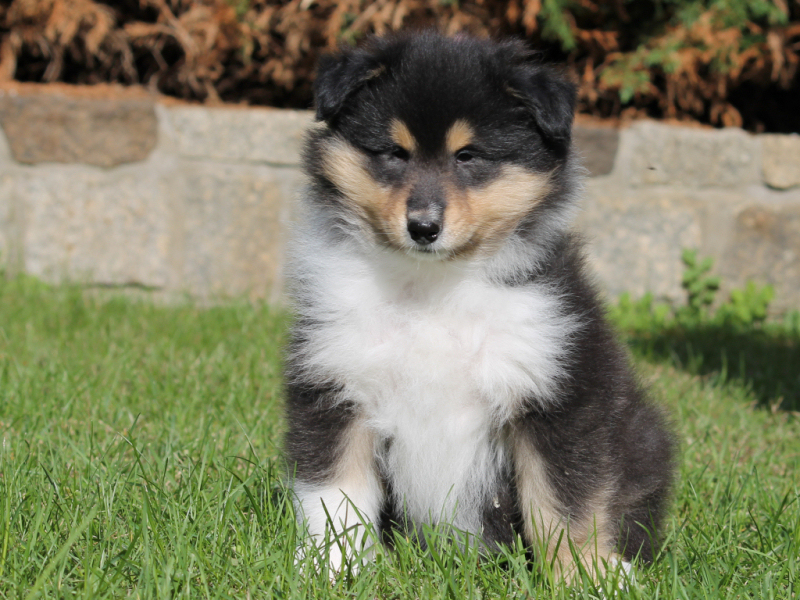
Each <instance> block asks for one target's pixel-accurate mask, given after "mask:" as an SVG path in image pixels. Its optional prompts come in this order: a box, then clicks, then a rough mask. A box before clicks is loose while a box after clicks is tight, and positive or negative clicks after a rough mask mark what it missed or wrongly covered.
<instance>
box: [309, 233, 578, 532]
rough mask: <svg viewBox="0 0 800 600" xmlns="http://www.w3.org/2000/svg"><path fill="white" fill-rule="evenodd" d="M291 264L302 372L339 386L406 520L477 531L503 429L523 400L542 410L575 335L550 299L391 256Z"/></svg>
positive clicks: (319, 256)
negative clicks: (298, 285)
mask: <svg viewBox="0 0 800 600" xmlns="http://www.w3.org/2000/svg"><path fill="white" fill-rule="evenodd" d="M307 256H308V255H307ZM296 267H299V268H301V269H302V271H303V274H304V279H305V282H306V284H305V285H304V286H303V290H302V291H301V297H304V298H305V302H301V306H304V307H305V308H304V310H303V312H307V313H308V314H307V316H308V317H309V318H312V319H313V320H314V321H315V325H314V327H313V330H312V332H310V333H311V335H309V337H308V339H309V342H308V344H307V346H306V347H305V348H304V350H303V362H304V365H305V366H306V368H307V369H310V371H311V372H312V373H314V375H315V376H318V377H320V378H322V379H326V380H331V381H335V382H336V383H338V384H339V385H341V386H342V389H343V398H344V399H346V400H348V401H351V402H354V403H356V404H357V405H358V406H359V407H360V408H361V410H362V411H363V414H364V415H365V417H366V419H367V422H368V424H369V425H370V426H371V427H372V428H373V429H374V430H375V431H376V432H377V433H378V436H377V437H378V439H380V440H383V441H388V442H389V443H388V444H387V447H388V450H387V451H386V452H385V453H384V454H382V455H381V459H382V460H383V461H384V465H383V466H384V467H385V471H386V472H387V473H388V475H389V477H390V479H391V483H392V488H393V490H394V492H395V493H396V494H397V496H398V498H397V500H398V501H400V502H402V503H403V505H404V506H405V508H406V510H407V511H408V513H409V514H410V516H411V517H412V518H413V519H414V520H415V521H417V522H438V521H446V522H451V523H453V524H454V525H456V526H458V527H459V528H462V529H465V530H471V531H475V530H476V528H477V527H478V524H479V517H480V512H479V510H480V508H481V506H482V505H483V502H485V500H486V494H487V493H489V490H490V489H491V488H492V485H493V483H494V480H495V478H496V477H497V475H498V472H499V468H500V465H501V464H502V463H503V461H504V456H503V452H504V450H503V447H502V443H501V441H500V434H501V429H502V426H503V425H504V424H505V423H507V422H508V420H509V419H510V418H512V417H513V415H514V414H515V413H516V412H518V411H519V410H520V408H521V407H522V406H523V404H524V403H526V402H539V403H543V404H547V403H549V402H553V401H554V398H555V391H556V388H557V385H558V382H559V380H560V379H561V378H562V377H563V376H564V372H563V368H562V362H563V357H564V353H565V351H566V349H567V344H568V343H569V337H570V334H571V332H572V331H574V327H575V326H574V324H573V321H572V319H570V318H569V317H567V316H564V315H563V314H562V313H561V311H560V310H559V304H560V303H559V300H558V298H557V296H556V295H555V294H554V293H553V292H552V291H550V290H549V289H547V288H545V287H541V286H539V287H537V286H535V285H529V286H520V287H516V288H509V287H507V286H497V285H494V284H492V283H490V282H489V281H488V279H487V278H486V277H485V276H484V275H483V274H482V272H481V270H480V267H479V266H477V265H466V264H454V263H442V262H433V261H430V262H428V261H414V260H413V259H410V258H408V257H404V256H397V255H392V254H383V253H378V254H373V255H370V256H365V255H363V254H361V253H359V252H355V251H350V252H345V251H342V250H341V249H340V251H338V252H331V249H330V248H328V249H327V252H325V253H316V252H315V253H314V256H313V257H311V256H309V259H308V261H307V262H303V263H302V264H300V265H296ZM377 450H378V449H376V451H377Z"/></svg>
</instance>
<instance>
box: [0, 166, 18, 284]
mask: <svg viewBox="0 0 800 600" xmlns="http://www.w3.org/2000/svg"><path fill="white" fill-rule="evenodd" d="M14 183H15V181H14V179H13V178H12V177H11V175H9V174H8V173H3V174H0V270H2V268H3V266H4V265H6V266H9V263H10V262H11V260H10V257H11V256H10V255H11V253H12V252H13V249H12V243H13V242H12V240H13V238H14V231H13V229H14V225H15V223H14V220H15V219H14V211H13V203H14V200H15V193H14Z"/></svg>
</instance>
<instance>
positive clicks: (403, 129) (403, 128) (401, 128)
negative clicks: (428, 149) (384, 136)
mask: <svg viewBox="0 0 800 600" xmlns="http://www.w3.org/2000/svg"><path fill="white" fill-rule="evenodd" d="M389 133H390V134H391V136H392V141H393V142H394V143H395V144H397V145H398V146H400V147H401V148H402V149H403V150H406V151H408V152H411V153H413V152H415V151H416V149H417V140H416V139H415V138H414V136H413V135H411V131H409V129H408V126H407V125H406V124H405V123H403V122H402V121H401V120H399V119H392V123H391V125H390V126H389Z"/></svg>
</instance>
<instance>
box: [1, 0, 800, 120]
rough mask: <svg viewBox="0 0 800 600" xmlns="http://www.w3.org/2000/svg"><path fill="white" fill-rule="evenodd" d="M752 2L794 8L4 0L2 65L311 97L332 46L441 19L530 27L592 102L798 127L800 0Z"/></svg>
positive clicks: (483, 1) (279, 98) (294, 99)
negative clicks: (761, 14) (674, 11)
mask: <svg viewBox="0 0 800 600" xmlns="http://www.w3.org/2000/svg"><path fill="white" fill-rule="evenodd" d="M748 2H749V3H750V4H760V5H765V6H767V8H768V9H769V10H771V11H772V13H771V14H773V15H774V14H778V16H781V15H783V16H784V17H785V18H783V19H782V20H781V24H776V23H775V22H774V19H773V22H769V19H766V18H762V19H759V18H755V17H754V18H751V17H750V16H745V17H743V18H744V19H745V20H744V21H743V22H744V23H745V26H744V27H743V26H742V25H741V23H740V24H739V26H731V25H730V23H729V21H730V18H729V15H726V14H725V11H723V10H721V9H720V8H719V6H720V3H719V2H717V3H708V2H705V3H704V2H701V1H700V0H686V3H687V4H690V3H694V4H696V5H698V6H702V7H703V8H702V11H701V14H699V15H698V16H697V18H694V19H692V20H691V22H685V21H684V22H682V21H681V20H680V19H676V18H674V15H672V16H670V15H665V16H664V18H663V19H662V21H661V25H660V26H657V27H656V26H655V25H654V24H657V23H658V18H659V17H658V15H655V14H653V10H654V8H653V7H654V6H656V5H658V6H667V5H669V6H673V3H663V2H662V3H656V2H650V1H647V0H615V1H614V2H599V1H596V0H550V1H548V0H510V1H499V0H462V1H460V2H457V1H456V0H376V1H367V0H342V1H339V2H336V1H333V0H288V1H287V0H118V1H115V2H112V1H111V0H10V1H9V0H6V1H5V2H0V35H2V41H0V80H2V79H6V80H8V79H12V78H17V79H22V80H29V81H30V80H33V81H67V82H73V83H94V82H107V81H110V82H115V81H117V82H123V83H142V84H145V85H148V86H151V87H154V88H156V89H158V90H160V91H162V92H164V93H167V94H172V95H176V96H178V97H182V98H187V99H195V100H204V101H218V100H223V101H235V102H247V103H255V104H270V105H275V106H301V107H305V106H308V105H309V104H310V102H311V82H312V79H313V69H314V65H315V63H316V60H317V57H318V56H319V54H320V52H322V51H324V50H327V49H332V48H335V47H337V46H338V45H339V44H342V43H356V42H357V41H358V40H360V39H362V38H363V37H364V36H366V35H369V34H373V33H376V34H382V33H385V32H388V31H395V30H399V29H403V28H409V27H435V28H438V29H439V30H441V31H444V32H447V33H456V32H463V31H466V32H470V33H472V34H475V35H479V36H486V35H508V34H511V35H518V36H524V37H526V38H528V39H529V40H531V42H532V44H533V45H535V46H539V47H543V48H545V49H546V50H547V51H548V53H549V55H550V56H551V57H553V58H557V59H559V60H564V61H565V62H566V63H567V64H568V66H569V68H570V69H571V70H572V71H573V72H574V73H575V76H576V80H577V81H579V83H580V85H581V87H580V109H581V111H582V112H586V113H590V114H594V115H597V116H602V117H619V116H625V115H636V116H638V115H650V116H662V117H672V118H684V119H685V118H691V119H696V120H701V121H704V122H709V123H713V124H716V125H741V124H744V125H746V126H748V127H750V128H759V127H762V128H763V127H765V126H766V127H767V128H769V129H776V128H777V129H781V127H782V128H783V129H787V128H788V129H790V130H800V114H797V113H800V111H798V110H795V111H794V113H796V115H795V117H794V119H795V120H794V121H792V115H791V114H789V116H788V117H785V118H783V122H784V125H783V126H781V125H780V124H778V125H775V124H774V123H773V122H767V121H768V120H769V116H770V115H769V114H767V116H763V115H762V113H764V112H765V110H762V109H760V108H759V103H761V104H763V105H764V106H765V107H769V106H772V107H773V108H774V107H777V109H778V110H777V112H776V111H775V110H771V109H769V108H767V109H766V113H770V112H772V113H775V114H777V113H780V112H781V110H783V113H787V109H786V107H787V106H788V107H791V106H792V103H794V106H795V107H796V106H798V105H800V83H799V82H798V64H799V63H800V0H731V4H732V5H733V4H736V5H737V6H741V5H744V4H747V3H748ZM674 6H677V4H674ZM712 6H713V7H712ZM776 11H777V12H776ZM748 15H749V13H748ZM770 102H772V105H770ZM776 102H777V104H776ZM759 111H761V112H759ZM788 113H791V111H788ZM788 113H787V114H788ZM759 115H761V116H759ZM765 123H766V125H765ZM785 123H788V125H786V124H785Z"/></svg>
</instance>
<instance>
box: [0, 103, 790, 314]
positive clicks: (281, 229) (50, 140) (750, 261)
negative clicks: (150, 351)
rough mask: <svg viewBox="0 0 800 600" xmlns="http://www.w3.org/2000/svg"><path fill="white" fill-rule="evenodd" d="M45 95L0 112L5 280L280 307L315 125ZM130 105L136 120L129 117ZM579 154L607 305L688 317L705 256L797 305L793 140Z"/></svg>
mask: <svg viewBox="0 0 800 600" xmlns="http://www.w3.org/2000/svg"><path fill="white" fill-rule="evenodd" d="M1 92H2V90H0V93H1ZM39 96H40V97H37V96H36V95H33V96H30V95H28V96H25V100H26V102H27V101H28V100H30V101H31V102H33V104H31V105H30V106H28V105H27V104H25V103H21V102H18V100H19V99H20V98H22V97H23V96H21V95H20V96H19V97H18V98H13V97H10V96H8V94H7V95H6V96H5V97H2V98H0V124H2V125H3V128H4V131H3V130H0V268H3V267H5V268H9V266H11V267H12V268H22V269H24V270H26V271H27V272H29V273H32V274H34V275H38V276H41V277H45V278H47V279H51V280H59V279H64V278H69V279H72V280H76V281H83V282H89V283H95V284H98V283H99V284H109V285H122V286H124V285H127V284H137V285H140V286H145V287H146V289H148V290H150V289H158V290H159V294H165V295H169V294H174V295H177V296H179V295H180V294H181V293H189V294H191V295H193V296H195V297H198V298H205V299H208V300H215V299H217V298H219V297H224V296H241V295H244V294H247V295H250V296H254V297H263V298H265V299H267V300H269V301H279V300H280V299H281V298H282V289H283V264H284V247H285V246H284V244H285V241H286V234H287V224H288V223H289V222H290V221H291V212H292V210H293V207H294V205H295V202H294V200H295V196H296V194H297V192H298V189H299V188H300V186H301V185H302V181H303V176H302V174H301V173H300V170H299V169H298V168H297V167H298V164H299V162H300V149H301V145H302V137H303V133H304V131H305V130H306V128H307V127H308V126H309V125H310V124H311V123H312V118H313V115H312V114H311V113H310V112H305V111H279V110H269V109H244V108H207V107H201V106H176V105H174V104H167V103H165V104H158V105H157V106H156V107H155V110H154V111H153V110H152V106H151V105H150V104H149V103H150V102H152V100H151V99H149V98H148V97H139V98H129V99H126V100H124V101H120V102H118V103H116V104H114V103H113V102H111V101H105V100H103V99H102V98H100V97H93V98H88V97H77V98H72V99H70V98H65V97H61V96H47V95H46V94H44V95H42V94H40V95H39ZM137 102H138V103H139V104H137V105H136V106H139V107H140V108H141V110H142V111H143V112H142V115H145V113H146V115H147V116H142V117H141V119H139V118H133V117H131V115H135V114H138V113H136V110H139V109H136V110H134V109H131V110H128V109H127V108H125V107H126V106H127V107H131V106H134V104H136V103H137ZM98 106H99V107H100V108H99V109H98V108H97V107H98ZM111 106H117V109H113V110H112V109H111V108H109V107H111ZM120 106H121V107H122V108H119V107H120ZM147 107H150V108H149V109H148V108H147ZM134 108H135V106H134ZM37 111H38V112H37ZM103 111H105V112H103ZM126 111H127V112H126ZM153 112H154V114H155V118H153ZM98 115H101V116H98ZM102 115H106V116H102ZM22 117H24V119H23V118H22ZM31 119H33V120H36V119H38V121H39V122H37V123H31V122H30V121H31ZM104 119H106V120H105V121H104ZM148 119H149V120H148ZM21 121H24V122H21ZM131 121H133V122H134V123H135V125H136V127H135V128H134V129H135V130H136V131H134V134H131V135H129V134H130V131H131V129H130V127H129V125H130V122H131ZM104 123H105V124H104ZM115 123H116V125H115ZM148 123H150V124H153V127H155V126H156V125H157V126H158V129H157V130H149V133H147V130H148V128H149V127H150V125H149V124H148ZM114 127H117V129H114ZM95 130H103V134H104V135H106V134H108V135H110V139H108V138H103V137H102V136H100V138H97V137H92V135H94V134H98V131H95ZM4 132H5V133H4ZM76 132H77V133H76ZM109 132H110V133H109ZM145 133H146V135H144V134H145ZM132 135H133V137H132ZM136 135H141V137H135V136H136ZM48 136H49V137H48ZM6 137H7V138H8V140H6ZM156 139H157V143H156V142H155V141H154V140H156ZM92 140H95V141H92ZM137 140H138V141H137ZM575 141H576V144H577V146H578V148H579V150H580V151H581V152H582V153H583V154H584V155H585V158H586V165H587V167H588V170H589V171H590V172H591V174H592V175H595V176H599V177H594V178H590V179H589V180H588V181H587V183H586V188H587V193H586V199H585V202H584V211H583V213H581V215H580V217H579V219H578V223H577V227H578V228H579V229H581V230H582V231H583V232H584V233H585V235H586V237H587V238H588V241H589V246H588V251H589V257H590V261H591V263H592V267H593V270H594V271H595V272H596V274H597V275H598V280H599V282H600V283H601V288H602V289H604V290H605V291H606V292H607V293H608V295H609V296H612V297H613V296H616V295H618V294H620V293H621V292H623V291H629V292H631V293H632V294H633V295H634V296H640V295H642V294H644V293H645V292H646V291H650V292H653V293H654V294H655V295H656V296H658V297H662V298H667V299H670V300H674V301H679V302H682V301H683V300H684V292H683V290H682V289H681V285H680V281H681V275H682V273H683V266H682V263H681V260H680V258H681V252H682V250H683V249H684V248H697V249H698V250H699V251H700V254H701V255H702V256H712V257H713V258H714V259H715V265H716V270H717V272H719V274H720V275H722V277H723V283H724V284H725V285H726V286H727V287H728V288H729V287H731V286H736V287H739V286H742V285H744V284H745V282H746V281H747V280H748V279H754V280H756V281H757V282H759V283H762V284H763V283H772V284H773V285H775V287H776V291H777V295H776V299H775V301H774V303H773V309H775V310H776V311H780V310H786V309H790V308H797V307H800V272H799V271H800V187H796V186H798V185H800V183H798V181H799V179H798V177H799V176H798V175H797V169H798V168H800V159H799V158H798V157H797V156H796V154H795V153H797V152H798V142H800V139H799V138H798V136H751V135H748V134H746V133H744V132H741V131H738V130H721V131H720V130H716V131H715V130H705V129H697V128H685V127H675V126H668V125H663V124H657V123H647V122H645V123H637V124H634V125H632V126H631V127H630V128H628V129H622V130H614V129H606V128H601V127H595V126H592V125H584V124H581V125H579V126H578V127H577V128H576V130H575ZM153 144H155V145H154V146H153ZM143 157H146V159H145V160H142V158H143ZM42 160H46V161H47V162H46V164H35V163H38V162H40V161H42ZM59 160H68V161H72V163H73V164H68V165H61V164H55V163H57V162H58V161H59ZM131 160H137V161H140V162H132V163H130V164H123V165H117V163H118V162H125V161H131ZM115 161H116V162H115ZM20 162H27V163H34V164H33V165H32V166H31V165H29V164H24V165H23V164H20ZM87 162H94V164H95V165H101V166H103V167H106V168H105V169H100V168H98V167H97V166H90V165H87V164H85V163H87ZM114 165H117V166H114ZM768 186H770V187H768ZM726 289H727V288H724V289H723V293H725V291H726ZM148 293H150V292H148Z"/></svg>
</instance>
